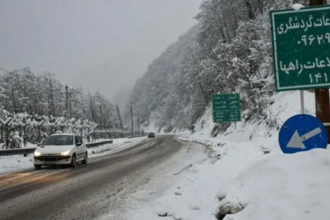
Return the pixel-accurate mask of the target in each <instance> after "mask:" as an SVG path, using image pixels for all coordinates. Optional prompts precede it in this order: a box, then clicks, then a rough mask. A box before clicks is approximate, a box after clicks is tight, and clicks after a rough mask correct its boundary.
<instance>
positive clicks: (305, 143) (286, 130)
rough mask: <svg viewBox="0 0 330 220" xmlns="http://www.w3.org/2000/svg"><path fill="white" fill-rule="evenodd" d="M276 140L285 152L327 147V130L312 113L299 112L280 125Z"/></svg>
mask: <svg viewBox="0 0 330 220" xmlns="http://www.w3.org/2000/svg"><path fill="white" fill-rule="evenodd" d="M278 141H279V144H280V147H281V150H282V151H283V153H285V154H291V153H297V152H301V151H309V150H312V149H315V148H324V149H325V148H327V145H328V132H327V130H326V128H325V127H324V125H323V124H322V122H321V121H319V120H318V119H317V118H315V117H314V116H312V115H307V114H299V115H295V116H293V117H291V118H289V119H288V120H287V121H286V122H285V123H284V124H283V125H282V127H281V129H280V132H279V137H278Z"/></svg>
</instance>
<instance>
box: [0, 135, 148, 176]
mask: <svg viewBox="0 0 330 220" xmlns="http://www.w3.org/2000/svg"><path fill="white" fill-rule="evenodd" d="M145 139H146V137H141V138H131V139H128V138H122V139H114V141H113V144H106V145H103V146H99V147H95V148H89V149H88V152H89V155H90V156H89V157H90V158H94V157H99V156H104V155H107V154H113V153H115V152H118V151H121V150H124V149H126V148H130V147H132V146H134V145H135V144H138V143H140V142H142V141H144V140H145ZM98 141H101V140H98ZM95 142H96V141H95ZM27 147H36V145H33V144H28V145H27ZM33 167H34V166H33V154H29V155H27V156H26V157H24V156H23V155H15V156H2V157H1V156H0V175H1V174H3V173H8V172H15V171H21V170H27V169H31V168H33Z"/></svg>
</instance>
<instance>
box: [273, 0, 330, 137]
mask: <svg viewBox="0 0 330 220" xmlns="http://www.w3.org/2000/svg"><path fill="white" fill-rule="evenodd" d="M310 3H311V6H314V5H322V4H324V0H310ZM270 17H271V26H272V28H271V31H272V43H273V56H274V70H275V84H276V90H277V91H288V90H303V89H315V107H316V117H317V118H318V119H320V120H321V121H322V122H323V123H328V122H330V103H329V89H328V88H329V87H330V50H328V49H327V48H328V47H330V31H329V29H330V6H320V7H306V8H302V9H300V10H292V9H289V10H280V11H271V12H270ZM301 95H302V94H301ZM303 110H304V108H303V103H302V112H304V111H303ZM327 130H328V133H329V134H330V127H327Z"/></svg>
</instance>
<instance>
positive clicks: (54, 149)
mask: <svg viewBox="0 0 330 220" xmlns="http://www.w3.org/2000/svg"><path fill="white" fill-rule="evenodd" d="M73 148H74V146H73V145H61V146H57V145H47V146H43V147H37V149H36V150H37V151H38V152H40V153H41V154H57V153H61V152H64V151H68V150H72V149H73Z"/></svg>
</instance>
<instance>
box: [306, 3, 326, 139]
mask: <svg viewBox="0 0 330 220" xmlns="http://www.w3.org/2000/svg"><path fill="white" fill-rule="evenodd" d="M309 4H310V6H317V5H326V4H327V2H326V0H309ZM315 109H316V111H315V112H316V117H317V118H318V119H319V120H320V121H321V122H322V123H329V122H330V102H329V89H328V88H325V89H315ZM325 127H326V129H327V131H328V137H330V127H329V126H327V125H326V126H325ZM328 143H330V138H329V139H328Z"/></svg>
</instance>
